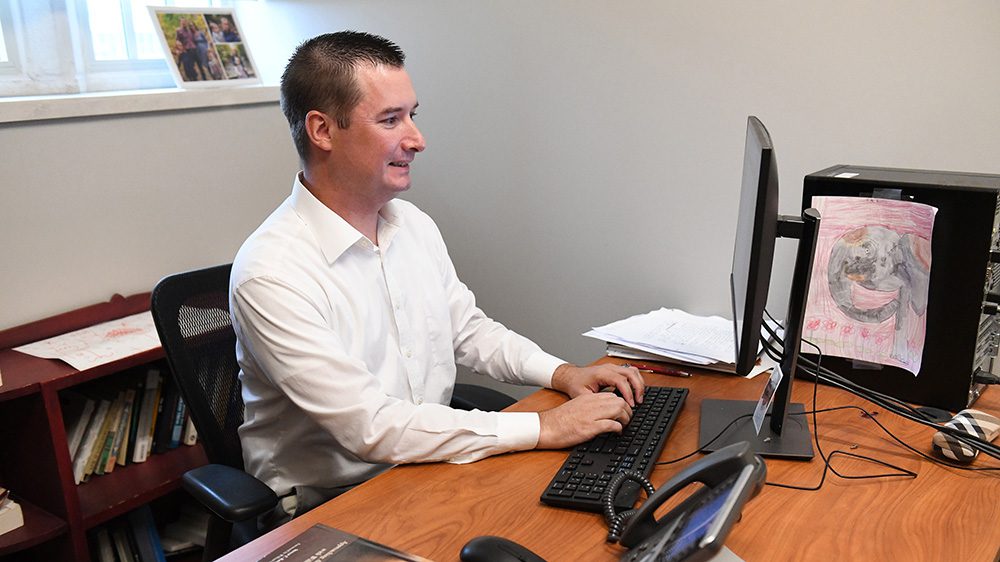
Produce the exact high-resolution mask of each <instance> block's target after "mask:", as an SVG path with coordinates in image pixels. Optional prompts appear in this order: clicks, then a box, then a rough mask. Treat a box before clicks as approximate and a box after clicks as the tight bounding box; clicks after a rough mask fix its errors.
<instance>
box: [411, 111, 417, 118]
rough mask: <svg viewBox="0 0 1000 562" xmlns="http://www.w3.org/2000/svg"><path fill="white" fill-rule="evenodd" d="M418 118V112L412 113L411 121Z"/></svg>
mask: <svg viewBox="0 0 1000 562" xmlns="http://www.w3.org/2000/svg"><path fill="white" fill-rule="evenodd" d="M416 117H417V112H416V111H414V112H412V113H410V119H415V118H416Z"/></svg>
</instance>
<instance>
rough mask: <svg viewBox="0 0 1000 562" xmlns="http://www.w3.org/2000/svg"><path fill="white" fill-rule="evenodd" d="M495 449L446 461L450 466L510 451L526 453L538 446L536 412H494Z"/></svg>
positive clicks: (539, 429)
mask: <svg viewBox="0 0 1000 562" xmlns="http://www.w3.org/2000/svg"><path fill="white" fill-rule="evenodd" d="M495 415H496V420H497V422H496V438H497V443H496V448H495V449H494V450H493V451H490V452H484V451H478V452H475V453H471V454H467V455H459V456H457V457H453V458H451V459H449V460H448V462H449V463H452V464H467V463H470V462H475V461H477V460H479V459H481V458H483V457H486V456H489V455H495V454H498V453H507V452H510V451H528V450H531V449H534V448H535V446H536V445H538V436H539V434H540V433H541V430H542V424H541V421H540V420H539V418H538V413H536V412H496V413H495Z"/></svg>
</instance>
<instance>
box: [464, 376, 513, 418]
mask: <svg viewBox="0 0 1000 562" xmlns="http://www.w3.org/2000/svg"><path fill="white" fill-rule="evenodd" d="M514 402H517V400H515V399H513V398H511V397H510V396H508V395H506V394H504V393H503V392H500V391H499V390H493V389H492V388H488V387H485V386H479V385H477V384H461V383H460V384H456V385H455V391H454V392H453V393H452V396H451V407H452V408H458V409H459V410H482V411H484V412H499V411H500V410H503V409H504V408H506V407H507V406H510V405H511V404H513V403H514Z"/></svg>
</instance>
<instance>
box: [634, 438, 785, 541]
mask: <svg viewBox="0 0 1000 562" xmlns="http://www.w3.org/2000/svg"><path fill="white" fill-rule="evenodd" d="M766 473H767V468H766V466H765V464H764V461H763V460H762V459H761V458H760V457H759V456H757V455H756V454H754V452H753V449H752V448H751V447H750V444H749V443H747V442H745V441H740V442H738V443H734V444H732V445H729V446H727V447H723V448H721V449H719V450H717V451H715V452H714V453H712V454H710V455H707V456H706V457H704V458H702V459H699V460H698V461H696V462H694V463H692V464H691V465H690V466H688V467H686V468H684V470H682V471H681V472H680V473H678V474H677V475H676V476H675V477H674V478H672V479H671V480H670V481H669V482H667V483H666V484H664V485H663V487H661V488H660V489H659V490H657V491H656V492H655V493H653V494H652V495H651V496H650V498H649V499H648V500H646V502H645V503H643V504H642V506H640V507H639V508H638V509H637V510H636V511H635V514H634V515H632V516H631V517H628V521H627V523H626V524H625V527H624V530H623V532H622V534H621V540H620V542H621V544H622V545H623V546H626V547H628V548H632V549H634V550H639V549H635V548H634V547H637V546H640V545H641V546H642V547H643V548H642V549H644V550H650V549H652V550H654V551H656V552H668V551H669V552H675V553H677V554H683V556H679V557H677V559H685V558H688V557H689V555H690V554H692V553H696V552H701V553H703V554H708V553H714V552H715V551H718V550H719V549H720V548H721V547H722V543H723V541H724V540H725V537H726V536H727V535H728V534H729V530H730V529H731V528H732V525H733V524H734V523H735V522H736V520H737V519H738V518H739V515H740V512H741V510H742V507H743V505H744V504H745V503H746V502H747V501H749V500H750V499H751V498H753V497H754V496H756V495H757V493H758V492H759V491H760V489H761V488H762V487H763V484H764V478H765V476H766ZM693 482H700V483H702V484H704V487H703V488H702V489H700V490H698V491H697V492H695V493H694V494H692V495H691V496H690V497H688V498H687V499H685V500H684V501H683V502H682V503H681V504H680V505H678V506H677V507H675V508H674V509H672V510H671V511H670V512H669V513H667V514H666V515H664V516H663V517H661V518H660V519H656V518H655V511H656V509H657V508H658V507H660V506H661V505H662V504H663V503H664V502H665V501H666V500H668V499H670V498H671V497H672V496H673V495H674V494H676V493H677V492H678V491H680V490H681V489H683V488H685V487H686V486H688V485H689V484H691V483H693ZM632 554H633V556H632V557H631V558H635V556H637V555H639V553H638V552H632ZM631 558H630V557H629V556H628V555H626V557H623V559H631ZM670 558H673V557H670ZM698 558H700V556H699V557H698Z"/></svg>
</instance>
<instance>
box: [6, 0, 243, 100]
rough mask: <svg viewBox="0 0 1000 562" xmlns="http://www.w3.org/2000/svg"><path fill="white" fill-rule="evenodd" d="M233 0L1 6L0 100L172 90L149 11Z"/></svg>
mask: <svg viewBox="0 0 1000 562" xmlns="http://www.w3.org/2000/svg"><path fill="white" fill-rule="evenodd" d="M233 3H234V2H233V0H4V1H3V2H0V96H23V95H39V94H67V93H80V92H101V91H109V90H133V89H143V88H165V87H171V86H173V85H174V81H173V79H172V78H171V76H170V72H169V70H168V69H167V64H166V62H165V60H164V58H163V53H162V51H161V47H160V42H159V39H158V38H157V37H156V30H155V29H154V27H153V24H152V20H151V19H150V17H149V12H148V11H147V9H146V7H147V6H148V5H150V4H154V5H161V6H162V5H165V6H176V7H185V8H187V7H190V8H210V7H218V6H231V5H233Z"/></svg>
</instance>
